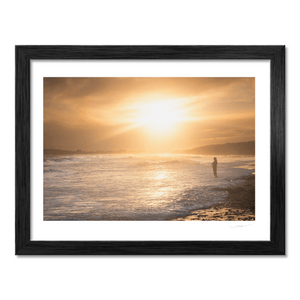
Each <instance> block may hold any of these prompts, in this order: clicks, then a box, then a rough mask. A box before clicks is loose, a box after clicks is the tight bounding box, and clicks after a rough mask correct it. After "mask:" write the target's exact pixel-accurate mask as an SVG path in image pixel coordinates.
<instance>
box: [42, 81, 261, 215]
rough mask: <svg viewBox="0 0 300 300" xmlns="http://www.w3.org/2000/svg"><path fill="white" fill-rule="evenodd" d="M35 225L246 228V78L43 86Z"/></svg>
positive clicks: (250, 101) (251, 111)
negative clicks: (39, 217) (39, 209)
mask: <svg viewBox="0 0 300 300" xmlns="http://www.w3.org/2000/svg"><path fill="white" fill-rule="evenodd" d="M43 84H44V86H43V94H44V99H43V102H44V116H43V117H44V121H43V126H44V129H43V130H44V172H43V175H44V178H43V194H44V195H43V220H44V221H60V220H61V221H72V220H74V221H89V220H90V221H255V78H254V77H236V78H233V77H84V78H80V77H45V78H44V82H43Z"/></svg>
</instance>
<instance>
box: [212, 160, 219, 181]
mask: <svg viewBox="0 0 300 300" xmlns="http://www.w3.org/2000/svg"><path fill="white" fill-rule="evenodd" d="M217 164H218V162H217V158H216V157H214V161H213V162H212V167H213V171H214V176H215V177H217Z"/></svg>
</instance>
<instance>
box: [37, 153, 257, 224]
mask: <svg viewBox="0 0 300 300" xmlns="http://www.w3.org/2000/svg"><path fill="white" fill-rule="evenodd" d="M217 159H218V177H214V176H213V170H212V166H211V163H212V161H213V157H212V156H197V155H183V154H182V155H180V154H178V155H175V154H164V155H163V154H159V155H146V154H145V155H142V154H140V155H131V154H120V155H117V154H112V155H109V154H105V155H104V154H103V155H100V154H93V155H84V154H82V155H66V156H61V155H60V156H44V207H43V210H44V220H45V221H47V220H114V221H116V220H139V221H140V220H147V221H150V220H153V221H157V220H170V219H172V218H176V217H182V216H186V215H189V214H190V213H191V212H192V211H193V210H195V209H199V208H204V207H209V206H211V205H213V204H216V203H219V202H222V201H224V199H225V197H226V191H218V190H216V189H215V188H226V187H231V186H234V185H237V184H239V183H241V182H242V181H243V180H241V177H243V176H247V175H250V174H252V173H253V172H254V169H255V157H253V156H218V157H217Z"/></svg>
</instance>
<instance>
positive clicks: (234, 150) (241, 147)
mask: <svg viewBox="0 0 300 300" xmlns="http://www.w3.org/2000/svg"><path fill="white" fill-rule="evenodd" d="M176 153H180V154H200V155H201V154H202V155H255V141H250V142H240V143H226V144H217V145H207V146H202V147H197V148H193V149H189V150H178V151H176Z"/></svg>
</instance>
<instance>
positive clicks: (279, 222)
mask: <svg viewBox="0 0 300 300" xmlns="http://www.w3.org/2000/svg"><path fill="white" fill-rule="evenodd" d="M15 55H16V61H15V63H16V65H15V78H16V86H15V88H16V91H15V93H16V112H15V116H16V127H15V130H16V136H15V141H16V165H15V172H16V173H15V174H16V186H15V197H16V198H15V201H16V203H15V204H16V206H15V209H16V210H15V254H16V255H284V254H285V46H16V48H15ZM32 59H55V60H58V59H77V60H84V59H95V60H96V59H98V60H102V59H135V60H138V59H147V60H148V59H150V60H151V59H168V60H178V59H184V60H192V59H194V60H195V59H237V60H239V59H248V60H251V59H252V60H253V59H255V60H257V59H265V60H270V65H271V70H270V82H271V87H270V88H271V111H270V114H271V137H270V138H271V149H270V159H271V189H270V198H271V208H270V214H271V216H270V217H271V222H270V241H140V242H139V241H31V240H30V61H31V60H32ZM41 201H42V199H41Z"/></svg>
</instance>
